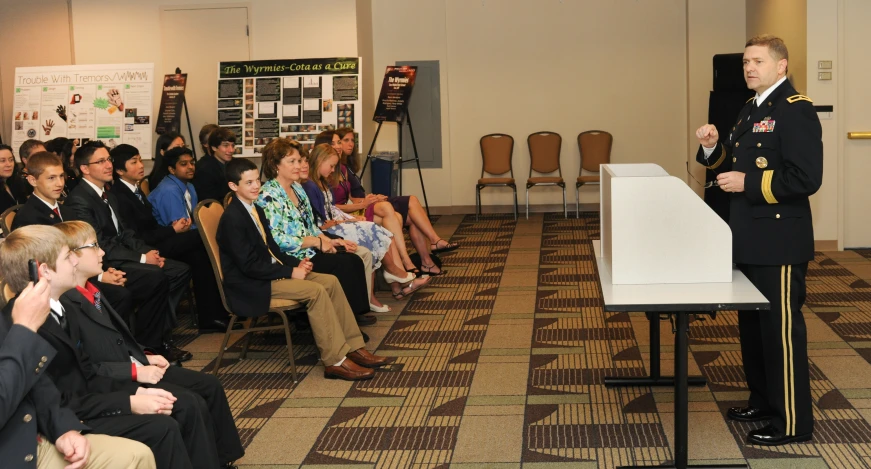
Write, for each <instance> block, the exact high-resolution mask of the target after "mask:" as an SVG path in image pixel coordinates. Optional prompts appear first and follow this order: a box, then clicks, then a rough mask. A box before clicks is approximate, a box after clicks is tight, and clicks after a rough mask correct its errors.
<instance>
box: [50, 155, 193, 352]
mask: <svg viewBox="0 0 871 469" xmlns="http://www.w3.org/2000/svg"><path fill="white" fill-rule="evenodd" d="M75 158H76V166H77V167H78V168H79V171H81V173H82V182H81V183H79V185H78V186H76V188H75V189H73V191H72V192H71V193H70V195H69V197H68V198H67V200H66V202H65V203H64V205H65V206H66V207H68V208H69V209H70V211H71V212H72V213H73V217H74V218H75V219H76V220H82V221H85V222H87V223H89V224H90V225H91V226H92V227H94V230H95V231H96V232H97V240H98V241H99V242H100V246H101V247H102V248H103V250H104V251H106V257H105V260H104V263H105V265H107V266H109V267H114V268H116V269H120V270H122V271H124V272H125V273H126V274H127V286H128V287H129V288H130V289H131V293H133V301H134V302H135V303H136V304H137V305H138V306H139V310H138V312H137V314H136V327H135V328H134V331H135V332H136V339H137V340H138V341H139V343H141V344H143V345H145V346H147V347H151V348H152V349H154V350H156V351H158V353H160V354H161V355H164V356H165V357H166V358H167V360H169V361H170V362H175V361H186V360H189V359H190V358H191V357H192V355H191V354H190V352H187V351H184V350H181V349H179V348H177V347H176V346H175V345H174V344H173V342H172V327H173V326H174V325H175V324H174V321H173V318H174V317H175V314H174V311H175V307H176V305H178V301H179V299H181V295H182V294H183V293H184V291H185V289H186V288H187V287H188V282H189V280H190V268H189V267H188V266H187V265H185V264H184V263H182V262H178V261H175V260H172V259H166V258H164V257H162V256H161V255H160V253H159V252H158V251H157V250H156V249H153V248H152V247H150V246H148V245H146V244H145V243H144V242H143V241H142V240H141V239H139V237H138V236H137V235H136V233H134V232H133V231H132V230H131V229H129V228H127V227H126V226H124V223H123V222H122V221H121V219H120V218H119V217H118V213H120V212H119V210H120V207H119V205H118V200H117V198H116V197H115V194H112V193H109V192H108V191H106V190H105V188H104V187H105V185H106V184H108V183H110V182H112V179H113V176H112V173H113V166H112V158H111V156H109V151H108V150H107V149H106V146H105V145H103V143H102V142H99V141H91V142H88V143H86V144H85V145H83V146H82V148H79V149H78V151H76V156H75Z"/></svg>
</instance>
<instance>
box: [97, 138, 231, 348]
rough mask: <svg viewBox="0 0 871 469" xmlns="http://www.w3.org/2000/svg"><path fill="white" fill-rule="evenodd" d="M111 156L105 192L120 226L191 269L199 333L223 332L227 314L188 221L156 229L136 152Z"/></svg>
mask: <svg viewBox="0 0 871 469" xmlns="http://www.w3.org/2000/svg"><path fill="white" fill-rule="evenodd" d="M172 151H175V150H172ZM111 156H112V165H113V167H114V168H115V177H116V181H115V183H114V184H112V188H111V189H110V190H109V191H110V192H111V193H113V194H115V196H116V197H117V201H118V206H119V207H120V210H119V212H120V215H121V223H123V224H124V225H125V226H127V227H128V228H130V229H132V230H133V232H135V233H136V235H137V236H138V237H139V238H140V239H142V241H144V242H145V244H147V245H149V246H154V248H155V249H157V250H158V252H160V253H161V255H162V256H165V257H167V258H169V259H175V260H178V261H182V262H184V263H186V264H187V265H189V266H190V267H191V273H192V277H193V281H194V296H195V297H196V299H197V317H198V321H197V325H198V326H199V328H200V332H224V331H226V330H227V321H228V320H229V314H228V313H227V311H226V310H225V309H224V305H223V304H222V303H221V296H220V295H221V294H220V292H219V291H218V284H217V283H216V280H215V274H214V273H212V268H211V264H209V255H208V253H206V248H205V246H203V240H202V238H200V235H199V233H197V232H195V231H191V219H190V218H187V217H185V218H179V219H178V220H175V221H173V222H172V224H171V225H169V226H160V224H158V223H157V220H156V219H155V218H154V213H153V210H154V209H153V207H152V206H151V202H149V201H148V198H147V197H145V195H144V194H142V191H141V190H140V188H139V184H140V183H141V182H142V180H143V178H144V177H145V166H144V165H143V164H142V157H141V156H140V155H139V150H138V149H137V148H136V147H134V146H131V145H127V144H121V145H118V146H117V147H115V148H113V149H112V152H111ZM101 289H102V288H101ZM122 313H123V311H122Z"/></svg>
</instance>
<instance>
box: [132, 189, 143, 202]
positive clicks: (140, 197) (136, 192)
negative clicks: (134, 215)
mask: <svg viewBox="0 0 871 469" xmlns="http://www.w3.org/2000/svg"><path fill="white" fill-rule="evenodd" d="M133 193H134V194H136V198H137V199H139V202H140V203H142V204H145V199H144V198H143V195H142V190H141V189H139V186H136V191H135V192H133Z"/></svg>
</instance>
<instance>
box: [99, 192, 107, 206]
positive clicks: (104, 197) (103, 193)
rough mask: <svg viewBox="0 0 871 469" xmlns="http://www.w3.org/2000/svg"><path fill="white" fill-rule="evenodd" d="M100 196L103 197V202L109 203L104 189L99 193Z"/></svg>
mask: <svg viewBox="0 0 871 469" xmlns="http://www.w3.org/2000/svg"><path fill="white" fill-rule="evenodd" d="M100 198H101V199H103V202H105V203H107V204H108V203H109V196H108V195H107V194H106V191H103V192H102V193H101V194H100Z"/></svg>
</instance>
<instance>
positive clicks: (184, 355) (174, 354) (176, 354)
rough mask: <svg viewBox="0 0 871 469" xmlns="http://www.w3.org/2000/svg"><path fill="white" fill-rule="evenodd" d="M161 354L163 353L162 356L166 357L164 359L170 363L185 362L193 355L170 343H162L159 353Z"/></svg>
mask: <svg viewBox="0 0 871 469" xmlns="http://www.w3.org/2000/svg"><path fill="white" fill-rule="evenodd" d="M161 355H163V358H166V361H168V362H170V363H175V362H179V363H181V362H186V361H188V360H190V359H191V358H193V357H194V356H193V354H191V353H190V352H188V351H187V350H182V349H180V348H178V347H176V346H175V345H174V344H170V343H164V344H163V353H161Z"/></svg>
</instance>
